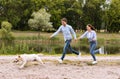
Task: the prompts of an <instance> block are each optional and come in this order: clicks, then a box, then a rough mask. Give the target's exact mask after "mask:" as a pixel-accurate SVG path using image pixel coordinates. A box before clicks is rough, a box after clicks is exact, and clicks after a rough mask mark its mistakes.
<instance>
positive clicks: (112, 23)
mask: <svg viewBox="0 0 120 79" xmlns="http://www.w3.org/2000/svg"><path fill="white" fill-rule="evenodd" d="M107 18H108V20H107V31H108V32H119V31H120V0H112V3H111V4H110V7H109V9H108V11H107Z"/></svg>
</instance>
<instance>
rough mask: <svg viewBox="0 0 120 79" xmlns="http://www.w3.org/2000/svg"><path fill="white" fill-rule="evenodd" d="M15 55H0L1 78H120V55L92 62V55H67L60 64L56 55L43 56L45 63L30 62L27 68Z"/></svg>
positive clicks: (99, 58)
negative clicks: (21, 65)
mask: <svg viewBox="0 0 120 79" xmlns="http://www.w3.org/2000/svg"><path fill="white" fill-rule="evenodd" d="M14 58H15V56H0V79H120V56H109V57H108V56H107V57H106V56H105V57H102V56H100V57H98V58H97V59H98V64H96V65H92V64H91V61H92V60H91V56H82V57H81V59H80V60H78V59H77V58H76V57H75V56H69V57H68V56H66V58H65V61H64V62H63V64H59V63H58V62H57V59H58V58H59V57H56V56H42V57H41V59H42V60H43V61H44V63H45V64H44V65H41V64H38V63H37V62H29V63H28V64H27V65H26V67H25V68H23V69H19V66H20V64H16V63H13V60H14Z"/></svg>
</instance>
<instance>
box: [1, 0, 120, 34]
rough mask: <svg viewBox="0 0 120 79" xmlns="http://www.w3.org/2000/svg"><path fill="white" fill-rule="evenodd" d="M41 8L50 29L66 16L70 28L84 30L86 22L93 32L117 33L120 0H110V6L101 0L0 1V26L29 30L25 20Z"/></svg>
mask: <svg viewBox="0 0 120 79" xmlns="http://www.w3.org/2000/svg"><path fill="white" fill-rule="evenodd" d="M102 5H103V8H104V9H103V8H100V6H102ZM41 8H44V9H46V11H47V12H48V13H49V14H50V15H51V17H50V22H52V25H53V28H54V29H58V27H59V26H60V25H61V22H60V19H61V18H63V17H66V18H68V24H70V25H72V26H73V28H74V29H80V30H85V28H86V25H87V24H89V23H90V24H92V25H94V26H95V28H96V29H97V30H101V29H105V30H107V31H108V32H119V31H120V26H119V25H120V21H119V19H120V0H112V2H111V4H110V5H108V4H105V0H86V4H84V5H83V0H0V23H1V22H2V21H4V20H7V21H9V22H10V23H11V24H12V25H13V29H15V30H30V26H29V25H28V20H29V19H30V18H31V14H32V13H36V12H37V11H38V10H39V9H41ZM32 17H33V16H32ZM43 23H44V22H43ZM44 31H46V30H44Z"/></svg>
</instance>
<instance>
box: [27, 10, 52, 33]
mask: <svg viewBox="0 0 120 79" xmlns="http://www.w3.org/2000/svg"><path fill="white" fill-rule="evenodd" d="M31 16H32V17H33V18H32V19H30V20H29V21H28V24H29V26H30V27H31V28H35V29H36V30H40V31H42V29H49V28H51V27H52V23H51V22H49V21H50V16H51V15H50V14H49V13H47V12H46V10H45V9H40V10H39V11H37V12H33V13H32V15H31Z"/></svg>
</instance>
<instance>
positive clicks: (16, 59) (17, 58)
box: [13, 55, 22, 63]
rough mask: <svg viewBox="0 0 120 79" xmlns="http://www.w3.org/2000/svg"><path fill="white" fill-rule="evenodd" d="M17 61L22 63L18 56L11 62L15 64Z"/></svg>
mask: <svg viewBox="0 0 120 79" xmlns="http://www.w3.org/2000/svg"><path fill="white" fill-rule="evenodd" d="M19 61H22V57H21V56H20V55H18V56H17V57H16V58H15V60H14V61H13V62H15V63H17V62H19Z"/></svg>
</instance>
